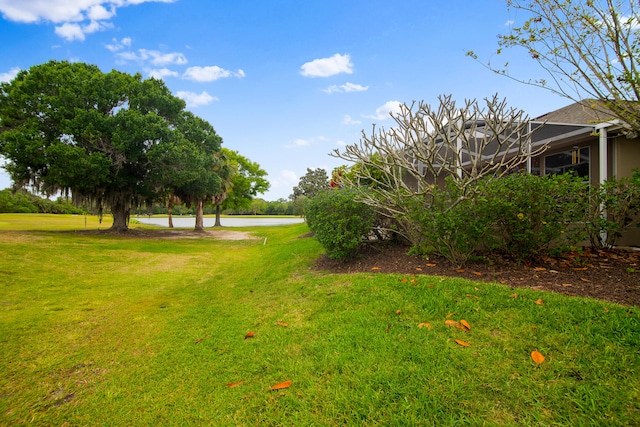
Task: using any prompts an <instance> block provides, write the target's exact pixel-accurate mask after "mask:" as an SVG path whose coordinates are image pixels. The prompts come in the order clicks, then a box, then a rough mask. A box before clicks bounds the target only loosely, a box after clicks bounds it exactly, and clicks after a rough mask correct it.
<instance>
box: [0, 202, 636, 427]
mask: <svg viewBox="0 0 640 427" xmlns="http://www.w3.org/2000/svg"><path fill="white" fill-rule="evenodd" d="M108 225H109V224H102V225H100V224H98V222H97V220H96V219H95V218H93V217H87V218H86V222H85V217H83V216H75V217H72V216H47V215H27V214H22V215H8V214H2V215H0V278H1V281H0V306H1V307H2V310H1V311H0V340H1V347H0V348H1V354H0V356H1V357H0V367H1V372H2V375H1V376H0V425H7V426H9V425H12V426H13V425H27V424H28V425H42V426H52V425H58V426H61V425H64V426H94V425H108V426H172V425H180V426H185V425H206V426H208V425H215V426H226V425H229V426H234V425H251V426H257V425H260V426H269V425H283V426H294V425H295V426H305V425H309V426H319V425H336V426H338V425H349V426H355V425H367V426H370V425H381V426H382V425H384V426H390V425H402V426H406V425H417V426H422V425H425V426H429V425H445V426H449V425H470V426H477V425H491V426H493V425H498V426H502V425H507V426H508V425H525V426H531V425H542V426H544V425H554V426H556V425H564V426H589V425H593V426H603V425H607V426H616V425H617V426H629V425H640V353H639V352H640V310H639V309H638V308H637V307H623V306H618V305H615V304H610V303H604V302H599V301H595V300H588V299H579V298H572V297H566V296H561V295H556V294H551V293H544V292H541V291H536V290H523V289H518V290H513V289H510V288H509V287H507V286H503V285H497V284H481V283H474V282H470V281H464V280H453V279H446V278H439V277H429V276H416V277H411V276H400V275H387V274H380V273H377V272H374V271H372V272H371V273H369V274H357V275H332V274H328V273H321V272H317V271H314V270H313V269H312V266H313V261H314V259H315V258H316V257H318V256H319V255H320V254H321V253H322V249H321V247H320V246H319V244H318V243H317V242H316V241H315V240H314V239H309V238H305V239H301V238H298V236H300V235H302V234H304V233H306V232H307V231H308V229H307V227H306V225H305V224H299V225H294V226H283V227H254V228H248V229H242V230H246V231H250V232H252V233H253V234H255V235H256V236H258V237H260V239H257V240H245V241H223V240H215V239H211V238H197V239H153V238H150V239H149V238H142V237H136V238H126V237H121V236H115V235H109V234H87V233H73V232H65V231H66V230H84V229H85V228H86V229H97V228H102V229H105V228H107V227H108ZM136 227H140V228H142V226H136ZM144 228H145V229H149V228H151V227H144ZM264 238H267V240H266V242H265V240H264ZM265 243H266V244H265ZM516 293H517V295H515V294H516ZM463 319H464V320H466V321H467V322H468V324H469V326H470V330H465V329H464V328H463V327H462V326H461V327H460V328H458V327H456V326H455V325H453V326H448V325H447V324H446V321H447V320H449V321H452V320H455V321H461V320H463ZM448 323H454V322H448ZM461 328H462V329H461ZM249 333H253V336H252V337H247V334H249ZM456 340H460V341H461V342H462V343H463V344H464V343H467V344H469V345H470V346H464V345H460V344H458V343H457V342H456ZM534 350H537V351H539V352H540V353H541V354H542V355H544V357H545V360H544V361H543V362H542V363H541V364H538V363H536V362H534V361H533V359H532V357H531V352H532V351H534ZM288 380H291V385H290V386H289V387H287V388H282V389H278V390H269V388H270V387H272V386H274V385H277V384H280V383H282V382H285V381H288Z"/></svg>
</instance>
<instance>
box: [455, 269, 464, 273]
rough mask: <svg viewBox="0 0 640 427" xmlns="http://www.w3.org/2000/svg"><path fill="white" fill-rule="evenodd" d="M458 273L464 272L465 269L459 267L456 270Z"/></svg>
mask: <svg viewBox="0 0 640 427" xmlns="http://www.w3.org/2000/svg"><path fill="white" fill-rule="evenodd" d="M456 273H464V270H463V269H462V268H459V269H458V270H456Z"/></svg>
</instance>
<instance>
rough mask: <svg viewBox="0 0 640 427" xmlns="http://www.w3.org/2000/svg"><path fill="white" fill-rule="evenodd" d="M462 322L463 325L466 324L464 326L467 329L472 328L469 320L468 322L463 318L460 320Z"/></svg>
mask: <svg viewBox="0 0 640 427" xmlns="http://www.w3.org/2000/svg"><path fill="white" fill-rule="evenodd" d="M460 324H461V325H462V326H464V328H465V329H466V330H467V331H470V330H471V325H470V324H469V322H467V321H466V320H464V319H462V320H461V321H460Z"/></svg>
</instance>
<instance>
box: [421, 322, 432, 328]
mask: <svg viewBox="0 0 640 427" xmlns="http://www.w3.org/2000/svg"><path fill="white" fill-rule="evenodd" d="M418 328H420V329H422V328H427V329H431V328H432V326H431V323H429V322H422V323H418Z"/></svg>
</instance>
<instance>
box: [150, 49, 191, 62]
mask: <svg viewBox="0 0 640 427" xmlns="http://www.w3.org/2000/svg"><path fill="white" fill-rule="evenodd" d="M138 52H139V53H140V56H141V58H142V59H143V60H150V61H151V63H152V64H153V65H167V64H178V65H182V64H186V63H187V58H186V57H185V56H184V54H182V53H178V52H169V53H162V52H159V51H157V50H147V49H139V50H138Z"/></svg>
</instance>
